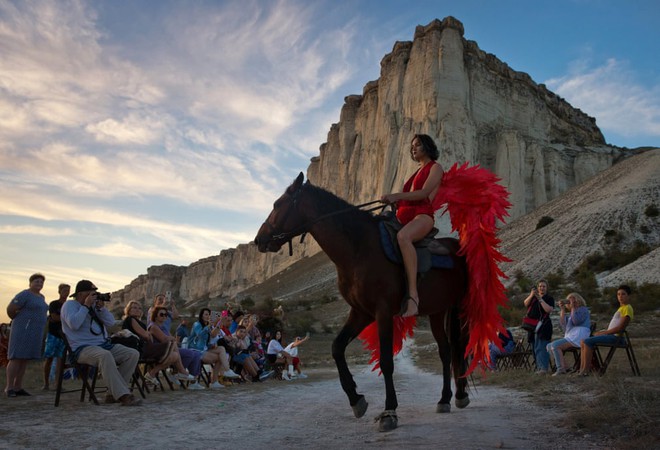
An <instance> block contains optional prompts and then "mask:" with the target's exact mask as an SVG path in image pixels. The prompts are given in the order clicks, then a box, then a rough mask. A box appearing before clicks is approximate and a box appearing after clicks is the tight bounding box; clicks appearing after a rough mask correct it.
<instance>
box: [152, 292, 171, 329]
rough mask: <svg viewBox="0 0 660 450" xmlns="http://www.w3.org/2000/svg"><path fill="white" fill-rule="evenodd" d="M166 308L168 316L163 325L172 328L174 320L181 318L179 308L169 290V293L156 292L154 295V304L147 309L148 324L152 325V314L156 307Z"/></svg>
mask: <svg viewBox="0 0 660 450" xmlns="http://www.w3.org/2000/svg"><path fill="white" fill-rule="evenodd" d="M159 307H162V308H165V310H166V311H167V317H166V318H165V322H164V323H163V325H164V326H165V328H167V329H168V330H171V329H172V320H176V319H178V318H179V310H178V309H176V304H175V303H174V301H173V300H172V296H171V294H170V292H169V291H168V293H167V295H165V294H156V296H155V297H154V306H152V307H151V308H149V309H148V310H147V326H149V325H151V323H152V322H151V316H152V313H153V311H154V308H159Z"/></svg>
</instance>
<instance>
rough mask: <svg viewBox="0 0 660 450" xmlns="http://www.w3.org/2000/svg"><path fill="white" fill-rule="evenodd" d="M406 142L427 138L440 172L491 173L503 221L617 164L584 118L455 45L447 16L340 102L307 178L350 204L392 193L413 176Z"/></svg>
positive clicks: (465, 45)
mask: <svg viewBox="0 0 660 450" xmlns="http://www.w3.org/2000/svg"><path fill="white" fill-rule="evenodd" d="M415 133H425V134H429V135H430V136H432V137H433V138H434V139H435V141H436V143H437V144H438V147H439V148H440V150H441V156H440V159H439V162H440V163H442V164H443V165H444V166H445V167H449V166H450V165H451V164H453V163H454V162H464V161H470V162H472V163H478V164H481V165H482V166H484V167H487V168H489V169H491V170H493V171H494V172H496V173H497V174H498V175H499V176H500V177H501V178H502V180H503V184H504V185H506V186H507V188H508V189H509V191H510V192H511V200H512V203H513V208H512V209H511V211H510V213H511V216H512V218H516V217H520V216H521V215H524V214H526V213H528V212H530V211H532V210H534V209H536V208H537V207H539V206H540V205H542V204H544V203H546V202H547V201H548V200H551V199H553V198H555V197H557V196H558V195H559V194H560V193H562V192H564V191H566V190H567V189H569V188H570V187H572V186H575V185H577V184H579V183H581V182H583V181H585V180H587V179H589V178H590V177H592V176H593V175H595V174H596V173H598V172H600V171H602V170H604V169H606V168H608V167H610V166H611V165H612V164H613V163H614V161H615V160H617V159H618V158H620V157H621V151H620V150H619V149H617V148H615V147H611V146H608V145H606V144H605V142H604V139H603V136H602V134H601V132H600V130H599V129H598V127H597V126H596V123H595V120H594V119H593V118H591V117H589V116H587V115H586V114H584V113H583V112H581V111H580V110H578V109H575V108H573V107H571V106H570V105H569V104H568V103H566V102H565V101H564V100H563V99H561V98H559V97H557V96H556V95H555V94H553V93H552V92H550V91H548V90H547V89H546V88H545V86H543V85H537V84H536V83H534V82H533V81H532V80H531V78H530V77H529V76H528V75H527V74H525V73H521V72H516V71H514V70H512V69H511V68H509V67H508V66H507V65H506V64H504V63H503V62H501V61H499V60H498V59H497V58H496V57H495V56H493V55H490V54H487V53H485V52H483V51H482V50H480V49H479V47H478V46H477V44H476V43H475V42H471V41H466V40H465V39H463V25H462V24H461V23H460V22H459V21H457V20H456V19H453V18H451V17H448V18H446V19H444V20H443V21H439V20H435V21H433V22H431V23H430V24H429V25H427V26H425V27H422V26H419V27H417V29H416V31H415V38H414V41H413V42H397V43H396V44H395V45H394V49H393V50H392V53H390V54H389V55H386V56H385V57H384V58H383V60H382V62H381V76H380V78H379V79H378V80H377V81H373V82H371V83H368V84H367V85H366V86H365V88H364V92H363V95H361V96H358V95H353V96H349V97H347V98H346V101H345V104H344V106H343V108H342V111H341V117H340V122H339V123H338V124H335V125H333V126H332V127H331V129H330V132H329V133H328V141H327V143H325V144H323V145H322V146H321V154H320V157H318V158H314V159H313V160H312V164H311V165H310V166H309V168H308V170H307V174H308V177H309V178H310V179H311V180H312V182H313V183H315V184H317V185H320V186H323V187H326V188H328V189H330V190H332V191H333V192H335V193H336V194H338V195H339V196H341V197H343V198H346V199H347V200H349V201H351V202H355V203H359V202H365V201H369V200H372V199H374V198H375V197H377V196H378V195H380V194H382V193H385V192H392V191H396V190H400V187H401V186H403V183H404V181H405V179H406V177H408V176H409V175H410V174H411V173H412V172H413V171H414V170H415V163H414V162H413V161H412V160H411V159H410V157H409V153H408V149H409V145H410V141H411V139H412V136H413V135H414V134H415Z"/></svg>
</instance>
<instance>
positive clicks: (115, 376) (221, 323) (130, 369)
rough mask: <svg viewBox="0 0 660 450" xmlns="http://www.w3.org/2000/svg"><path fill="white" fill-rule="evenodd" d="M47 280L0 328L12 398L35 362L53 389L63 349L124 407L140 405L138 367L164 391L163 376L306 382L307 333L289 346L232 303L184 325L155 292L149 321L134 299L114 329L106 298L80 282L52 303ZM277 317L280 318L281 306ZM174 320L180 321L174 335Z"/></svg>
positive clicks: (193, 383) (218, 383)
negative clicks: (135, 383)
mask: <svg viewBox="0 0 660 450" xmlns="http://www.w3.org/2000/svg"><path fill="white" fill-rule="evenodd" d="M44 282H45V277H44V276H43V275H42V274H38V273H37V274H34V275H32V276H31V277H30V279H29V288H28V289H26V290H24V291H22V292H20V293H19V294H17V295H16V296H15V297H14V299H13V300H12V301H11V302H10V304H9V306H8V307H7V314H8V315H9V317H10V318H11V319H12V323H11V327H3V329H2V330H0V331H2V333H0V337H2V340H1V341H0V344H2V345H1V346H0V363H2V365H6V366H7V370H6V371H7V384H6V387H5V394H6V396H7V397H10V398H13V397H20V396H29V395H30V393H28V392H27V391H26V390H25V389H24V388H23V378H24V376H25V370H26V367H27V363H28V362H29V361H30V360H41V359H43V360H44V366H43V380H44V384H43V388H42V389H43V390H49V389H50V381H51V380H52V379H53V378H54V376H55V374H54V373H52V372H53V366H55V372H56V373H58V374H59V373H60V372H61V370H60V369H61V366H60V364H62V361H63V356H64V354H65V349H68V351H69V359H70V361H71V362H78V363H80V364H88V365H91V366H94V367H97V368H98V369H99V371H100V374H101V376H102V377H103V380H104V382H105V384H106V385H107V387H108V393H107V394H106V398H105V401H106V402H107V403H115V402H116V403H121V404H122V405H125V406H134V405H139V404H141V400H140V399H139V398H138V397H137V396H134V395H133V394H132V387H131V379H132V377H133V375H134V373H135V372H136V367H137V366H138V364H140V368H139V369H140V370H141V371H142V372H141V373H142V377H143V378H144V380H145V382H146V383H148V384H150V385H152V386H160V387H161V388H162V384H161V380H160V378H159V377H160V376H163V377H167V378H168V379H169V380H168V381H170V382H172V381H178V382H179V383H180V386H182V387H183V388H185V389H188V390H202V389H206V388H207V387H208V388H210V389H221V388H224V387H225V385H227V384H232V383H234V382H236V381H249V382H261V381H264V380H266V379H268V378H271V377H273V376H278V378H281V379H283V380H287V381H290V380H293V379H295V378H306V377H307V376H306V375H305V374H304V373H303V372H302V363H301V361H300V358H299V356H298V347H299V346H300V345H301V344H302V343H304V342H305V341H307V339H309V335H307V336H306V337H304V338H300V337H296V338H295V340H294V341H293V342H291V343H290V344H289V345H286V344H285V343H284V341H283V335H282V331H281V330H261V329H260V327H259V326H258V323H259V317H258V316H257V315H256V314H247V313H245V312H243V311H240V310H234V308H232V307H231V305H227V306H228V307H227V309H225V310H223V311H212V310H210V309H209V308H202V309H201V310H200V311H199V314H198V316H197V317H196V318H194V319H187V318H184V317H181V315H180V314H179V311H178V310H177V308H176V304H175V303H174V302H173V301H171V299H170V298H169V296H168V295H165V294H158V295H156V296H155V298H154V302H153V305H152V306H150V307H149V309H148V310H147V313H146V315H145V314H144V308H143V305H142V304H141V303H140V302H137V301H129V302H128V303H127V304H126V306H125V308H124V314H123V317H122V323H121V330H117V328H118V327H117V326H116V320H115V317H114V315H113V314H112V313H111V312H110V311H109V310H108V308H107V305H108V300H109V295H108V294H99V293H98V292H97V287H96V286H95V285H94V284H93V283H92V282H91V281H89V280H81V281H79V282H78V283H77V285H76V288H75V291H74V292H73V294H71V295H69V294H70V292H71V286H70V285H68V284H60V285H59V288H58V292H59V298H58V299H57V300H54V301H52V302H50V304H47V303H46V301H45V298H44V296H43V294H41V290H42V289H43V286H44ZM69 297H71V299H70V300H67V298H69ZM274 312H275V313H276V314H282V313H283V312H282V309H281V307H280V308H279V309H278V310H276V311H274ZM189 320H191V321H193V323H192V326H190V324H189V323H188V322H189ZM173 321H179V322H178V326H177V327H176V329H175V331H174V333H173V334H172V332H171V331H172V328H173ZM7 330H10V331H7ZM113 331H114V333H113ZM262 331H264V334H263V335H262ZM44 334H45V338H44ZM3 350H4V351H3ZM5 352H6V356H5ZM3 357H4V360H3V359H2V358H3Z"/></svg>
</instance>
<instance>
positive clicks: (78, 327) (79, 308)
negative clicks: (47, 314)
mask: <svg viewBox="0 0 660 450" xmlns="http://www.w3.org/2000/svg"><path fill="white" fill-rule="evenodd" d="M96 290H97V288H96V286H94V283H92V282H91V281H89V280H81V281H79V282H78V284H77V285H76V290H75V292H74V293H73V294H72V295H71V297H74V299H75V300H74V301H68V302H65V303H64V305H63V306H62V311H61V319H62V331H63V332H64V335H65V336H66V338H67V340H68V342H69V345H70V346H71V350H72V351H73V357H74V358H75V359H76V360H77V361H78V362H79V363H80V364H89V365H92V366H95V367H97V368H98V369H99V370H100V371H101V373H102V374H103V380H104V381H105V382H106V383H107V385H108V391H109V393H108V396H107V397H106V402H113V401H119V402H120V403H121V404H122V405H123V406H136V405H140V404H141V403H142V400H141V399H139V398H136V397H134V396H133V395H132V394H131V391H130V389H129V383H130V381H131V377H132V376H133V373H134V372H135V366H136V365H137V362H138V360H139V358H140V353H139V352H138V351H137V350H135V349H133V348H129V347H124V346H123V345H121V344H112V343H111V342H110V340H109V336H108V331H107V329H106V327H110V326H112V325H114V323H115V318H114V316H113V315H112V313H111V312H110V311H108V310H107V309H106V307H105V305H106V302H104V301H102V300H99V299H98V298H97V293H96Z"/></svg>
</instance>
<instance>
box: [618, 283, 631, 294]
mask: <svg viewBox="0 0 660 450" xmlns="http://www.w3.org/2000/svg"><path fill="white" fill-rule="evenodd" d="M622 290H623V291H626V294H628V295H630V294H632V289H630V286H628V285H627V284H622V285H621V286H619V287H618V288H617V291H622Z"/></svg>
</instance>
